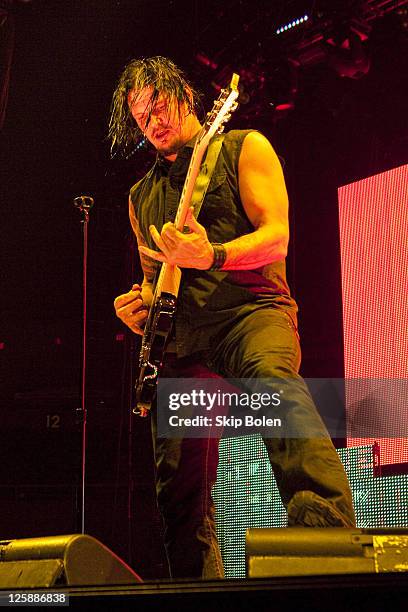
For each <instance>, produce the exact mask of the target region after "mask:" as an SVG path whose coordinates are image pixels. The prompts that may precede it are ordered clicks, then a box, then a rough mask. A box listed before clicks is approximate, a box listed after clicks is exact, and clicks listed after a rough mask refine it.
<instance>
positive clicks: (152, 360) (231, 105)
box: [133, 74, 239, 417]
mask: <svg viewBox="0 0 408 612" xmlns="http://www.w3.org/2000/svg"><path fill="white" fill-rule="evenodd" d="M238 80H239V76H238V75H237V74H234V75H233V76H232V79H231V83H230V85H229V87H228V89H223V90H222V91H221V94H220V96H219V97H218V99H217V100H216V101H215V102H214V106H213V108H212V110H211V112H210V113H208V115H207V118H206V121H205V123H204V125H203V127H202V128H201V130H200V132H199V133H198V136H197V140H196V143H195V146H194V149H193V153H192V156H191V161H190V164H189V167H188V170H187V175H186V179H185V182H184V185H183V190H182V193H181V198H180V203H179V206H178V209H177V214H176V218H175V221H174V225H175V227H176V229H178V230H179V231H182V230H183V228H184V224H185V219H186V216H187V212H188V209H189V206H190V202H191V198H192V195H193V191H194V186H195V182H196V179H197V176H198V174H199V172H200V166H201V162H202V160H203V157H204V153H205V151H206V150H207V147H208V144H209V142H210V140H211V138H212V137H213V136H214V135H215V134H216V133H217V132H218V133H221V132H222V131H223V129H224V124H225V123H226V122H227V121H228V120H229V118H230V117H231V113H232V112H233V111H234V110H235V109H236V107H237V106H238V103H237V98H238V95H239V92H238ZM180 280H181V270H180V268H179V267H178V266H174V265H170V264H168V263H166V262H164V263H162V265H161V268H160V273H159V276H158V279H157V283H156V286H155V290H154V294H153V301H152V305H151V307H150V311H149V316H148V318H147V320H146V324H145V328H144V334H143V338H142V347H141V350H140V356H139V366H140V370H139V376H138V378H137V380H136V383H135V389H136V406H135V408H133V412H134V413H135V414H138V415H140V416H143V417H145V416H147V415H148V414H149V410H150V408H151V404H152V401H153V398H154V394H155V391H156V386H157V379H158V376H159V373H160V369H161V366H162V363H163V356H164V352H165V349H166V346H167V344H168V341H169V338H170V333H171V329H172V326H173V321H174V316H175V313H176V305H177V295H178V291H179V287H180Z"/></svg>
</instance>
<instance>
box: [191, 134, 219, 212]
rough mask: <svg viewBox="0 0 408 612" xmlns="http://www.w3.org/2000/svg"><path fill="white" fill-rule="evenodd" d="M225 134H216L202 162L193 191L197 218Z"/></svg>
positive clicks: (192, 200) (192, 201)
mask: <svg viewBox="0 0 408 612" xmlns="http://www.w3.org/2000/svg"><path fill="white" fill-rule="evenodd" d="M223 140H224V134H220V135H218V136H215V137H214V138H213V139H212V140H211V142H210V144H209V145H208V148H207V155H206V157H205V160H204V162H203V163H202V164H201V168H200V172H199V173H198V176H197V178H196V182H195V185H194V189H193V193H192V196H191V206H194V216H195V218H196V219H197V217H198V215H199V212H200V210H201V206H202V205H203V202H204V198H205V194H206V193H207V189H208V186H209V184H210V181H211V177H212V175H213V172H214V169H215V166H216V163H217V159H218V156H219V154H220V151H221V147H222V143H223Z"/></svg>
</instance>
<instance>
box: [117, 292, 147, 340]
mask: <svg viewBox="0 0 408 612" xmlns="http://www.w3.org/2000/svg"><path fill="white" fill-rule="evenodd" d="M148 291H149V289H147V287H146V286H144V287H143V289H142V287H141V286H140V285H133V287H132V289H131V290H130V291H128V293H123V294H122V295H119V296H118V297H117V298H116V299H115V301H114V303H113V305H114V307H115V312H116V316H117V317H119V319H120V320H121V321H123V323H124V324H125V325H127V326H128V327H129V329H131V330H132V332H134V333H135V334H139V335H140V336H142V335H143V325H144V324H145V322H146V319H147V315H148V306H147V304H148V303H149V302H151V299H150V300H149V296H148V295H146V292H148ZM142 292H143V295H142Z"/></svg>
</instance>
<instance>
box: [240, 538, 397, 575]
mask: <svg viewBox="0 0 408 612" xmlns="http://www.w3.org/2000/svg"><path fill="white" fill-rule="evenodd" d="M246 568H247V576H248V577H249V578H258V577H264V578H266V577H276V576H312V575H313V576H316V575H327V574H359V573H382V572H406V571H408V529H403V528H401V529H357V528H355V529H353V528H344V527H329V528H322V527H314V528H311V527H279V528H276V529H248V530H247V533H246Z"/></svg>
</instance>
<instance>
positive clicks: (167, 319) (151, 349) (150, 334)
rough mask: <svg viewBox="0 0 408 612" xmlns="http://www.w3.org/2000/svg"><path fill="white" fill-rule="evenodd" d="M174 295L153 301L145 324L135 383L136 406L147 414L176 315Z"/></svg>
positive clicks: (169, 294) (142, 414)
mask: <svg viewBox="0 0 408 612" xmlns="http://www.w3.org/2000/svg"><path fill="white" fill-rule="evenodd" d="M176 304H177V298H176V297H175V296H174V295H173V294H171V293H167V292H163V293H162V294H161V295H160V298H159V299H158V300H157V301H156V302H155V303H154V305H153V306H152V308H151V310H150V312H151V317H149V319H150V321H148V323H147V324H146V325H148V328H147V329H145V333H144V335H143V340H142V348H141V350H140V358H139V366H140V371H139V377H138V380H137V383H136V409H135V410H134V412H137V414H139V415H140V416H147V415H148V413H149V410H150V408H151V405H152V401H153V398H154V394H155V392H156V386H157V378H158V376H159V373H160V371H161V368H162V365H163V356H164V352H165V350H166V346H167V345H168V343H169V340H170V336H171V331H172V329H173V323H174V317H175V314H176Z"/></svg>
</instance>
